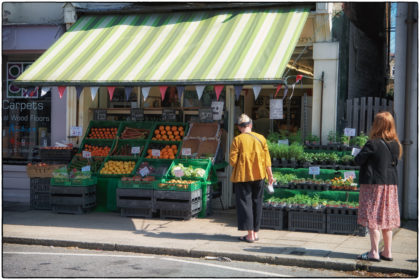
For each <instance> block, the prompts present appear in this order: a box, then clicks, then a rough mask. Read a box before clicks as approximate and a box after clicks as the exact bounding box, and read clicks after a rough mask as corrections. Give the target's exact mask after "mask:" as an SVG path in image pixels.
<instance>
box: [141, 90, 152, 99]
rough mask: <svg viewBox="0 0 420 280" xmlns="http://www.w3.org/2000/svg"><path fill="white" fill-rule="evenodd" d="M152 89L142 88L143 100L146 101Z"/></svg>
mask: <svg viewBox="0 0 420 280" xmlns="http://www.w3.org/2000/svg"><path fill="white" fill-rule="evenodd" d="M149 91H150V87H142V88H141V93H143V100H144V101H146V98H147V97H148V96H149Z"/></svg>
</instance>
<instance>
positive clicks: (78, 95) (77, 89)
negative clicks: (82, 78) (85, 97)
mask: <svg viewBox="0 0 420 280" xmlns="http://www.w3.org/2000/svg"><path fill="white" fill-rule="evenodd" d="M82 91H83V87H76V94H77V99H80V95H81V94H82Z"/></svg>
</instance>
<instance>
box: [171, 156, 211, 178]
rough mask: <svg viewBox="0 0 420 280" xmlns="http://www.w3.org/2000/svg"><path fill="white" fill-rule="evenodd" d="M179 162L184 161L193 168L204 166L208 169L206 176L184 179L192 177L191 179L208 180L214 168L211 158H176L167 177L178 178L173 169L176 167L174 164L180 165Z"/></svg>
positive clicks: (203, 167) (186, 165) (183, 162)
mask: <svg viewBox="0 0 420 280" xmlns="http://www.w3.org/2000/svg"><path fill="white" fill-rule="evenodd" d="M179 163H182V164H183V165H184V166H185V167H189V166H192V167H193V168H202V169H204V170H205V171H206V173H205V175H204V177H202V178H199V177H186V176H185V177H182V178H183V179H191V180H197V181H207V179H208V178H209V174H210V171H211V169H212V164H211V161H210V160H209V159H175V160H174V161H173V162H172V165H171V167H170V168H169V170H168V172H167V173H166V176H165V178H168V179H173V178H176V177H175V176H172V174H171V170H172V168H174V166H176V165H178V164H179Z"/></svg>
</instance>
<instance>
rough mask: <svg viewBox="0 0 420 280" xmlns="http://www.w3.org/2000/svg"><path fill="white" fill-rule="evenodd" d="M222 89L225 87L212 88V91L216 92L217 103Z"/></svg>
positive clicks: (216, 86)
mask: <svg viewBox="0 0 420 280" xmlns="http://www.w3.org/2000/svg"><path fill="white" fill-rule="evenodd" d="M224 87H225V86H224V85H215V86H214V91H215V92H216V98H217V101H219V97H220V93H221V92H222V90H223V88H224Z"/></svg>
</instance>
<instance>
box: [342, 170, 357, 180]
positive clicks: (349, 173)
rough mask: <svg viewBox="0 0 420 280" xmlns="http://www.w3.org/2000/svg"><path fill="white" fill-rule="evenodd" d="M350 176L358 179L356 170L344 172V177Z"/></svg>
mask: <svg viewBox="0 0 420 280" xmlns="http://www.w3.org/2000/svg"><path fill="white" fill-rule="evenodd" d="M349 177H352V178H353V179H356V172H354V171H346V172H344V179H347V178H349Z"/></svg>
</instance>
